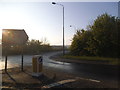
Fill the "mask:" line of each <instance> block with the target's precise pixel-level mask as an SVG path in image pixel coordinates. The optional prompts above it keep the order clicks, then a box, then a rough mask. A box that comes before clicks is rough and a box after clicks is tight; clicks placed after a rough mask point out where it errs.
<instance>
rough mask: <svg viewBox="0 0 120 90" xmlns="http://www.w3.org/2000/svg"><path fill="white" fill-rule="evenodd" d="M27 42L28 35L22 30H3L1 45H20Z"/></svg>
mask: <svg viewBox="0 0 120 90" xmlns="http://www.w3.org/2000/svg"><path fill="white" fill-rule="evenodd" d="M27 40H28V35H27V34H26V32H25V30H24V29H3V30H2V44H4V45H5V44H7V45H16V44H17V45H22V44H24V43H26V41H27Z"/></svg>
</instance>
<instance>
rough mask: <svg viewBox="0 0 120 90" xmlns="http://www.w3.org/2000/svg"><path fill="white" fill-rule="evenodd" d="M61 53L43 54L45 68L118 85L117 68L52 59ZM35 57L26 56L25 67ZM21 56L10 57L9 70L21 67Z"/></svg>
mask: <svg viewBox="0 0 120 90" xmlns="http://www.w3.org/2000/svg"><path fill="white" fill-rule="evenodd" d="M59 53H61V52H52V53H46V54H42V56H43V66H45V67H48V68H54V69H55V70H59V71H61V72H66V73H68V74H73V75H75V76H76V77H82V78H87V79H93V80H98V81H106V82H110V83H113V84H115V85H116V84H118V74H117V73H118V71H117V67H113V69H112V68H111V66H106V65H103V66H99V65H92V64H77V63H65V62H58V61H54V60H52V59H50V57H51V56H53V55H55V54H59ZM32 57H33V55H25V56H24V65H32ZM20 63H21V56H19V55H18V56H8V68H12V67H17V66H20ZM0 64H1V67H0V68H4V57H3V58H2V60H1V61H0Z"/></svg>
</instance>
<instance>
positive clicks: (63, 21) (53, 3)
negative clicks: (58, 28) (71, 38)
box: [52, 2, 65, 55]
mask: <svg viewBox="0 0 120 90" xmlns="http://www.w3.org/2000/svg"><path fill="white" fill-rule="evenodd" d="M52 4H56V5H60V6H62V7H63V55H65V45H64V5H62V4H59V3H55V2H52Z"/></svg>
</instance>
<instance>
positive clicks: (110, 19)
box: [70, 13, 120, 57]
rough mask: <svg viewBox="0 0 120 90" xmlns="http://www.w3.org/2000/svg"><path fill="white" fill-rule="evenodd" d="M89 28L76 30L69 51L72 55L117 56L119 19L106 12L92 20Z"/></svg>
mask: <svg viewBox="0 0 120 90" xmlns="http://www.w3.org/2000/svg"><path fill="white" fill-rule="evenodd" d="M87 28H88V29H89V30H81V31H77V32H76V34H75V35H74V37H73V41H72V44H71V47H70V51H71V53H72V54H73V55H90V56H91V55H95V56H105V57H118V48H120V41H118V38H119V37H120V35H119V30H120V19H119V18H116V17H114V16H111V15H108V14H107V13H105V14H102V15H100V16H98V17H97V19H96V20H94V23H93V25H89V26H88V27H87Z"/></svg>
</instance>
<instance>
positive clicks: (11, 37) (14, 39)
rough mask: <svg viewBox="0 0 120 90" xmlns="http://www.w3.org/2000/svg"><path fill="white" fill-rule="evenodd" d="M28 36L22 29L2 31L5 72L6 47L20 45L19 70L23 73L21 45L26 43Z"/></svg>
mask: <svg viewBox="0 0 120 90" xmlns="http://www.w3.org/2000/svg"><path fill="white" fill-rule="evenodd" d="M27 40H28V35H27V34H26V32H25V30H24V29H3V30H2V46H3V47H5V51H4V52H5V71H6V72H7V46H14V45H21V48H22V49H21V54H22V60H21V70H22V71H23V45H24V44H25V43H26V42H27Z"/></svg>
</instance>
